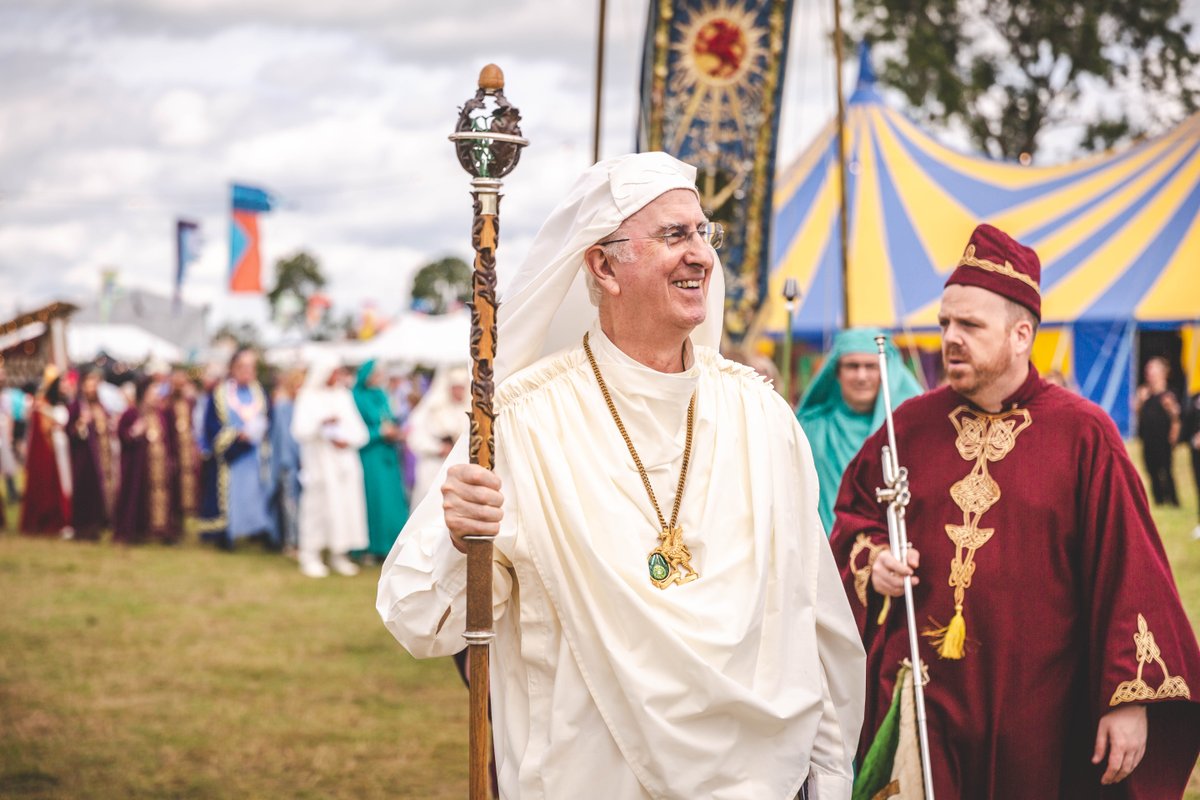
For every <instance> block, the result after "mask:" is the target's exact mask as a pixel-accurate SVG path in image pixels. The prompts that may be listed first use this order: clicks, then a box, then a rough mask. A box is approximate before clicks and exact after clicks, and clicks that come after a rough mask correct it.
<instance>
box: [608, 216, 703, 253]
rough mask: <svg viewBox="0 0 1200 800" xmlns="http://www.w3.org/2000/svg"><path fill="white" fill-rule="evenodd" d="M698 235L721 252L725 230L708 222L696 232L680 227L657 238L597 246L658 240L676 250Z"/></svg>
mask: <svg viewBox="0 0 1200 800" xmlns="http://www.w3.org/2000/svg"><path fill="white" fill-rule="evenodd" d="M697 235H698V236H699V237H700V241H702V242H704V243H705V244H707V245H708V246H709V247H711V248H712V249H713V250H720V249H721V244H722V243H723V242H724V241H725V228H724V227H723V226H722V225H721V223H719V222H706V223H704V224H703V225H698V226H696V228H695V230H688V229H687V228H685V227H683V226H682V225H680V226H677V227H674V228H671V229H670V230H668V231H667V232H666V233H660V234H658V235H657V236H628V237H626V238H624V239H609V240H608V241H606V242H597V243H596V244H598V245H599V246H601V247H603V246H604V245H606V244H617V243H618V242H636V241H643V240H646V239H658V240H659V241H660V242H662V243H663V244H665V245H666V246H667V247H670V248H672V249H674V248H676V247H678V246H679V245H682V244H683V243H685V242H688V241H691V238H692V237H693V236H697Z"/></svg>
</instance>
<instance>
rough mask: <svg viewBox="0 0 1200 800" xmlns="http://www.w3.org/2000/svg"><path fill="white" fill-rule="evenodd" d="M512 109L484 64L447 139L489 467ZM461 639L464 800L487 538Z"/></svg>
mask: <svg viewBox="0 0 1200 800" xmlns="http://www.w3.org/2000/svg"><path fill="white" fill-rule="evenodd" d="M520 120H521V114H520V112H519V111H518V110H517V109H516V108H514V107H513V106H512V105H510V104H509V102H508V100H507V99H506V98H505V97H504V73H502V72H501V71H500V68H499V67H497V66H496V65H495V64H488V65H487V66H486V67H484V68H483V70H482V71H481V72H480V73H479V90H478V91H476V92H475V96H474V97H472V98H471V99H470V100H468V101H467V102H466V103H464V104H463V107H462V109H461V111H460V112H459V115H458V125H457V126H456V127H455V132H454V133H453V134H451V136H450V140H451V141H452V142H454V149H455V151H456V152H457V154H458V162H459V163H460V164H461V165H462V167H463V169H465V170H466V171H467V172H468V173H469V174H470V175H471V197H472V198H473V200H474V208H475V217H474V220H473V222H472V225H471V246H472V247H473V248H474V250H475V269H474V274H473V280H472V283H473V290H474V292H473V298H472V302H471V367H472V370H471V411H470V413H469V416H470V420H471V438H470V451H471V463H472V464H478V465H480V466H482V467H486V468H487V469H492V468H493V467H494V466H495V439H494V437H493V435H492V424H493V423H494V422H495V419H496V414H495V412H494V411H493V409H492V394H493V390H494V388H495V387H494V385H493V364H494V363H495V359H496V309H497V303H496V246H497V238H498V234H499V215H500V187H501V184H502V181H501V178H503V177H504V176H505V175H507V174H508V173H509V172H511V171H512V169H513V167H515V166H516V165H517V161H518V160H519V159H520V157H521V148H522V147H524V146H525V145H527V144H529V142H528V140H526V139H524V138H523V137H522V136H521V128H520V126H519V125H518V123H519V122H520ZM464 539H465V540H466V544H467V626H466V632H464V633H463V638H465V639H466V640H467V658H468V669H469V676H470V693H471V699H470V704H471V715H470V726H471V728H470V745H469V751H470V786H469V795H468V796H469V797H470V798H471V800H487V798H489V797H490V796H491V781H490V778H489V775H488V755H489V752H490V741H489V737H488V716H487V709H488V685H489V674H488V667H489V650H490V647H491V642H492V639H493V638H495V635H496V634H495V630H494V627H493V620H492V539H491V537H490V536H466V537H464Z"/></svg>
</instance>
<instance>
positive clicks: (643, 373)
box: [377, 153, 865, 800]
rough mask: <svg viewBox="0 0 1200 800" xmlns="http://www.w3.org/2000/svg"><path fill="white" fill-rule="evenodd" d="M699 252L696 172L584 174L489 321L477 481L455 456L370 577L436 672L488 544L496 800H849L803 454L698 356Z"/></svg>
mask: <svg viewBox="0 0 1200 800" xmlns="http://www.w3.org/2000/svg"><path fill="white" fill-rule="evenodd" d="M719 237H720V232H719V229H718V228H716V227H715V226H714V225H713V224H711V223H710V222H709V220H707V219H706V218H705V215H704V212H703V211H702V209H701V207H700V203H699V200H698V195H697V192H696V188H695V170H694V169H693V168H692V167H689V166H687V165H686V164H683V163H682V162H679V161H677V160H675V159H674V158H671V157H670V156H667V155H665V154H663V153H645V154H640V155H634V156H624V157H620V158H614V159H609V160H606V161H602V162H600V163H598V164H596V165H594V166H592V167H591V168H589V169H588V170H586V171H585V172H584V174H583V175H582V176H581V178H580V179H579V180H578V181H577V183H576V185H575V187H574V188H573V189H572V191H571V193H570V194H569V196H568V197H567V199H566V200H565V201H564V202H563V203H562V204H561V205H560V206H559V207H558V208H557V209H556V210H555V211H554V212H553V214H552V215H551V217H550V219H549V220H548V221H547V223H546V225H545V226H544V227H543V228H542V230H541V232H540V233H539V234H538V237H537V239H536V240H535V242H534V245H533V248H532V250H531V252H530V255H529V258H528V260H527V261H526V263H525V264H524V266H523V267H522V268H521V270H520V271H519V272H518V274H517V275H516V276H515V278H514V280H513V282H512V284H511V289H510V290H509V292H508V293H507V296H506V297H505V298H504V299H503V301H502V304H501V306H500V318H499V339H498V341H499V347H500V353H499V355H498V358H497V362H496V373H497V379H498V380H499V381H500V384H499V386H498V388H497V391H496V398H495V400H496V412H497V419H496V428H495V430H496V449H497V460H496V469H495V472H494V473H493V472H490V471H488V470H485V469H483V468H481V467H476V466H472V465H470V464H465V463H462V462H464V461H465V460H466V459H465V454H464V443H463V442H461V441H460V443H459V445H458V446H457V447H456V449H455V452H454V453H452V454H451V455H450V457H449V459H448V460H447V464H448V465H450V466H449V468H448V470H447V471H445V472H444V473H443V477H442V479H441V481H440V483H441V484H442V487H441V492H440V493H439V494H440V496H437V495H436V494H435V495H434V496H433V497H431V498H429V499H428V500H427V501H426V502H425V503H424V504H423V505H422V506H421V507H420V508H418V510H417V512H416V513H415V514H414V515H413V517H412V518H411V519H410V521H409V523H408V525H407V526H406V527H405V529H404V532H403V533H402V534H401V536H400V538H399V539H398V541H397V543H396V546H395V548H394V549H393V551H392V553H391V555H390V556H389V558H388V560H387V562H386V564H385V566H384V570H383V574H382V577H381V579H380V584H379V595H378V604H377V605H378V609H379V612H380V614H381V615H382V617H383V619H384V621H385V622H386V624H387V626H388V628H389V629H390V630H391V631H392V633H393V634H394V635H395V636H396V638H397V639H399V640H400V642H401V643H402V644H403V645H404V646H405V647H406V648H407V649H408V650H409V652H411V653H412V654H413V655H415V656H417V657H429V656H442V655H449V654H451V653H454V652H455V651H457V650H459V649H461V648H462V646H463V641H462V633H463V630H464V624H465V618H464V615H465V588H464V584H465V576H466V559H465V556H464V555H463V536H465V535H473V534H484V535H492V536H494V537H495V539H494V542H495V561H494V570H493V571H494V608H495V615H496V629H497V638H496V641H495V643H494V645H493V648H492V675H493V681H494V683H493V685H492V688H491V699H492V713H493V721H494V726H495V749H496V765H497V776H498V782H499V789H500V794H501V796H502V797H504V798H513V799H515V798H521V800H532V799H534V798H539V799H540V798H549V799H550V800H557V798H564V797H581V798H588V797H605V798H619V799H621V800H624V799H625V798H629V799H631V800H632V799H635V798H698V797H703V798H714V799H715V798H722V799H729V798H747V799H749V798H754V800H761V799H763V798H776V799H777V800H790V799H791V798H794V797H796V796H797V794H798V793H799V792H800V791H801V789H802V788H805V789H806V791H807V793H808V797H809V798H812V800H818V798H819V800H828V798H849V797H850V787H851V777H852V767H851V759H852V757H853V754H854V750H855V746H856V743H857V739H858V734H859V728H860V727H861V724H862V716H863V686H864V680H865V676H864V655H863V650H862V646H861V644H860V643H859V638H858V635H857V632H856V628H855V625H854V621H853V618H852V617H851V613H850V609H849V606H848V604H847V601H846V597H845V593H844V592H843V591H841V584H840V581H839V578H838V572H837V568H836V566H835V565H834V561H833V556H832V554H831V552H830V550H829V546H828V544H827V542H826V539H825V534H824V532H823V528H822V526H821V522H820V519H819V517H818V515H817V476H816V473H815V471H814V468H813V463H812V455H811V452H810V450H809V446H808V443H807V441H806V440H805V438H804V434H803V432H802V431H801V430H800V427H799V425H798V424H797V423H796V419H795V417H794V416H793V415H792V413H791V410H790V409H789V408H788V407H787V404H786V403H785V402H784V401H783V399H782V398H781V397H780V396H779V395H778V394H777V393H776V392H775V391H773V390H772V388H771V387H770V386H769V385H768V384H767V383H765V382H764V381H763V380H762V379H761V378H759V377H758V376H756V375H755V374H754V373H753V372H752V371H751V370H750V369H748V368H746V367H742V366H739V365H737V364H734V363H732V362H729V361H727V360H725V359H723V358H722V357H721V356H720V355H719V354H718V353H717V350H716V349H715V348H716V347H717V345H718V344H719V342H720V335H721V308H722V301H723V292H724V287H723V280H722V276H721V267H720V264H719V262H718V260H717V257H716V253H715V251H714V246H713V245H714V244H719ZM584 276H586V281H585V278H584ZM585 282H586V284H587V288H588V289H590V295H591V299H592V300H593V303H594V304H595V305H596V308H594V309H591V310H590V311H589V310H588V306H587V305H586V299H582V298H585V297H586V296H587V294H588V292H585V291H584V285H585ZM562 345H566V346H567V349H566V350H564V351H561V352H558V353H556V354H553V355H550V356H548V357H543V358H540V359H539V358H538V357H539V356H540V355H542V354H544V353H547V352H553V351H554V349H555V348H556V347H559V346H562Z"/></svg>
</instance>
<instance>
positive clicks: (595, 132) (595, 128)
mask: <svg viewBox="0 0 1200 800" xmlns="http://www.w3.org/2000/svg"><path fill="white" fill-rule="evenodd" d="M606 6H607V2H606V0H600V27H599V33H598V34H597V36H596V113H595V116H594V118H593V121H592V163H593V164H595V163H596V162H597V161H599V160H600V118H601V113H602V110H603V108H602V107H603V100H604V18H605V17H606V16H607V14H606V13H605V11H606Z"/></svg>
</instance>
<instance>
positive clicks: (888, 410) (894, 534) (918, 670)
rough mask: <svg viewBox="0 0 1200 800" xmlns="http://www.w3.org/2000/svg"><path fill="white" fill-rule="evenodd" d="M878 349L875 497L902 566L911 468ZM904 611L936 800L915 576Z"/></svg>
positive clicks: (928, 779) (929, 789)
mask: <svg viewBox="0 0 1200 800" xmlns="http://www.w3.org/2000/svg"><path fill="white" fill-rule="evenodd" d="M875 346H876V347H878V348H879V383H880V388H881V389H882V390H883V408H884V421H885V424H886V426H887V437H888V443H887V444H886V445H884V446H883V483H884V486H885V487H886V488H883V489H876V490H875V497H876V499H878V500H879V501H881V502H886V503H887V504H888V507H887V522H888V546H889V549H890V550H891V553H892V558H894V559H896V560H897V561H899V562H900V563H901V564H907V563H908V549H909V545H908V525H907V522H906V521H905V516H906V514H907V511H908V501H909V500H910V499H911V497H912V495H911V494H910V492H909V488H908V468H907V467H902V466H900V457H899V455H897V452H896V425H895V423H894V422H893V421H892V391H891V388H890V387H889V386H888V366H887V337H886V336H876V337H875ZM904 609H905V615H906V619H905V622H906V624H907V625H908V652H909V658H910V659H911V660H912V665H913V699H914V701H915V702H914V705H915V706H916V712H917V736H918V739H919V744H920V750H921V777H922V780H923V781H924V784H925V800H933V768H932V766H931V765H930V763H929V725H928V723H927V722H926V717H925V678H924V676H925V673H924V669H923V668H922V666H921V651H920V642H919V640H918V639H917V616H916V606H915V604H914V603H913V593H912V576H911V575H906V576H905V577H904Z"/></svg>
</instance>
